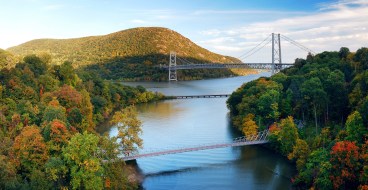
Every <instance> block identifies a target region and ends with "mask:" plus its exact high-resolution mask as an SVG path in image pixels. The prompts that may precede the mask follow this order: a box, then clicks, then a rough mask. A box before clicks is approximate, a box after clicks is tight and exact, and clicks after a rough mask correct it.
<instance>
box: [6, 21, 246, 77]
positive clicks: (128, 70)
mask: <svg viewBox="0 0 368 190" xmlns="http://www.w3.org/2000/svg"><path fill="white" fill-rule="evenodd" d="M8 51H10V52H12V53H14V54H17V55H20V56H24V55H27V54H39V53H45V52H46V53H49V54H50V55H51V56H52V60H53V63H54V64H61V63H63V62H64V61H71V62H72V63H73V66H74V67H76V68H78V67H79V68H81V67H83V68H86V69H89V70H91V69H92V70H96V71H97V72H98V73H99V74H101V76H103V77H104V78H108V79H121V78H123V79H128V80H165V79H166V78H167V76H166V75H165V74H164V73H166V72H163V71H160V70H159V69H157V68H156V67H155V66H157V65H159V64H168V56H169V52H170V51H175V52H176V53H177V56H178V57H181V58H185V59H187V60H190V61H191V62H202V63H203V62H217V63H225V62H227V63H230V62H238V61H239V60H237V59H235V58H232V57H228V56H223V55H219V54H216V53H212V52H210V51H208V50H206V49H204V48H202V47H200V46H198V45H196V44H195V43H193V42H192V41H190V40H189V39H188V38H185V37H184V36H182V35H181V34H179V33H177V32H175V31H173V30H170V29H167V28H159V27H147V28H133V29H128V30H123V31H119V32H115V33H111V34H108V35H103V36H90V37H83V38H73V39H37V40H32V41H29V42H26V43H24V44H21V45H19V46H15V47H11V48H9V49H8ZM178 64H181V63H180V61H178ZM231 74H234V73H232V72H231V71H229V70H210V71H209V70H208V71H205V70H201V71H194V72H192V71H190V72H188V71H183V72H181V73H179V78H180V79H182V80H185V79H193V78H206V77H221V76H228V75H231Z"/></svg>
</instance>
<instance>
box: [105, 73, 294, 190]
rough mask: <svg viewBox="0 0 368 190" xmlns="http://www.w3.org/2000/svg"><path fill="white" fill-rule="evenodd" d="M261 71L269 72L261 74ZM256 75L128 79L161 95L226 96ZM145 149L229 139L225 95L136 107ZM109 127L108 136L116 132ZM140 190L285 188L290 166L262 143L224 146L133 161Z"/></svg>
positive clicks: (233, 134)
mask: <svg viewBox="0 0 368 190" xmlns="http://www.w3.org/2000/svg"><path fill="white" fill-rule="evenodd" d="M265 75H269V73H266V74H265ZM259 76H260V75H252V76H246V77H234V78H226V79H214V80H201V81H185V82H171V83H153V82H152V83H151V82H145V83H136V82H135V83H129V85H142V86H144V87H147V88H148V89H149V90H152V91H159V92H162V93H164V94H166V95H200V94H230V93H231V92H233V91H234V90H236V89H237V88H238V87H239V86H240V85H241V84H242V83H243V82H246V81H250V80H253V79H256V78H258V77H259ZM138 112H139V118H140V119H141V120H142V122H143V135H142V139H143V140H144V149H145V150H150V149H157V148H174V147H182V146H191V145H192V146H193V145H198V144H206V143H218V142H230V141H231V140H232V139H233V138H235V137H238V136H241V134H239V133H238V132H237V131H235V130H234V129H233V128H232V127H231V126H230V124H229V118H228V109H227V108H226V98H213V99H185V100H167V101H162V102H156V103H151V104H145V105H140V106H138ZM116 132H117V130H116V129H115V128H112V129H111V130H110V134H112V135H114V134H116ZM137 164H138V167H139V168H140V170H141V171H142V173H143V174H144V176H145V179H144V182H143V187H144V188H145V189H163V190H166V189H178V190H181V189H183V190H191V189H221V190H223V189H289V188H290V177H291V175H292V174H293V172H294V167H293V166H292V165H291V164H289V163H288V161H287V160H286V159H285V158H282V157H280V156H279V155H277V154H275V153H273V152H272V151H270V150H268V149H265V148H263V147H261V146H246V147H228V148H220V149H212V150H203V151H197V152H186V153H180V154H174V155H163V156H158V157H151V158H141V159H138V160H137Z"/></svg>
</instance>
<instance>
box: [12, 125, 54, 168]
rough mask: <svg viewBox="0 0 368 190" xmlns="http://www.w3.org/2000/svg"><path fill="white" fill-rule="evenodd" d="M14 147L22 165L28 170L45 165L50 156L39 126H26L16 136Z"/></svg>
mask: <svg viewBox="0 0 368 190" xmlns="http://www.w3.org/2000/svg"><path fill="white" fill-rule="evenodd" d="M13 149H14V152H15V155H16V158H17V160H18V161H19V164H20V166H21V167H22V168H24V169H25V170H26V171H28V172H29V171H32V170H33V168H38V167H40V166H42V165H44V164H45V163H46V161H47V159H48V157H49V155H48V150H47V146H46V144H45V142H44V139H43V137H42V135H41V131H40V130H39V129H38V127H37V126H27V127H24V128H23V130H22V132H21V133H20V134H19V135H18V136H17V137H16V138H15V141H14V145H13Z"/></svg>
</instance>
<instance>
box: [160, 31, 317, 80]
mask: <svg viewBox="0 0 368 190" xmlns="http://www.w3.org/2000/svg"><path fill="white" fill-rule="evenodd" d="M281 38H282V39H284V40H286V41H287V42H289V43H291V44H292V45H295V46H297V47H298V48H300V49H302V50H304V51H306V52H308V53H314V52H313V51H312V50H311V49H309V48H307V47H305V46H304V45H302V44H300V43H298V42H296V41H294V40H292V39H290V38H289V37H287V36H284V35H280V34H275V33H272V34H270V35H268V36H267V37H266V38H265V39H264V40H263V41H262V42H261V43H259V44H258V45H256V46H255V47H253V48H252V49H251V50H249V51H248V52H246V53H245V54H243V55H242V56H240V57H239V58H238V59H239V60H242V59H245V58H248V57H249V56H251V55H253V54H255V53H257V52H258V51H260V50H261V49H262V48H264V47H265V46H266V45H268V44H270V43H271V45H272V50H271V52H272V58H271V62H265V63H262V62H258V63H247V62H245V61H242V62H237V63H200V64H198V63H192V62H190V61H188V60H186V59H184V58H180V57H179V56H176V53H175V52H170V59H169V65H161V66H160V68H162V69H165V70H168V71H169V81H177V80H178V75H177V70H184V69H266V70H271V74H272V75H273V74H275V73H277V72H279V71H280V70H282V69H285V68H288V67H291V66H292V65H293V63H283V62H282V58H281ZM177 59H178V60H180V62H182V63H184V64H177Z"/></svg>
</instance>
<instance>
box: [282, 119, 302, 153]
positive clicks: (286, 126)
mask: <svg viewBox="0 0 368 190" xmlns="http://www.w3.org/2000/svg"><path fill="white" fill-rule="evenodd" d="M279 126H280V132H279V133H278V139H277V140H278V141H279V142H280V144H281V147H280V149H281V152H282V154H284V155H288V154H289V153H290V152H291V151H292V150H293V147H294V146H295V144H296V141H297V139H299V134H298V129H297V128H296V126H295V123H294V119H293V117H291V116H289V117H287V118H285V119H282V120H281V121H280V125H279Z"/></svg>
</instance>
